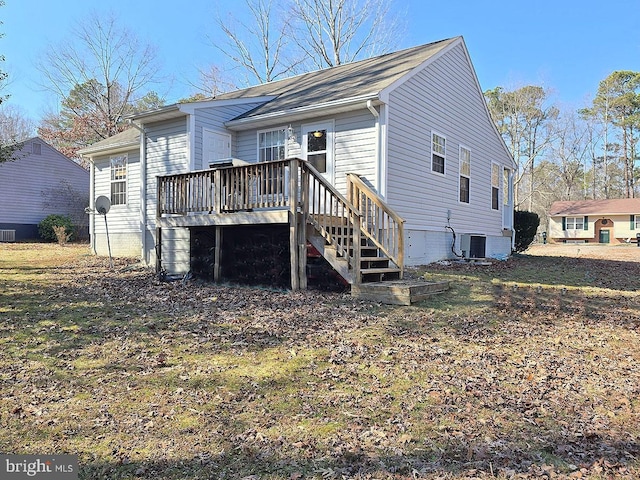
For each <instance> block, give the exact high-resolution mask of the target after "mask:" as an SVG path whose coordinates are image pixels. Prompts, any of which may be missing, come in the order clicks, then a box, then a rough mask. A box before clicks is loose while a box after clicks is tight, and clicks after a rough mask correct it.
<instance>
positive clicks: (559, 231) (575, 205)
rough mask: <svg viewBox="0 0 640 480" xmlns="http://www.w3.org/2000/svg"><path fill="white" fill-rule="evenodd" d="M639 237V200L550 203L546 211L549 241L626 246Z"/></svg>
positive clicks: (620, 199)
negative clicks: (547, 213)
mask: <svg viewBox="0 0 640 480" xmlns="http://www.w3.org/2000/svg"><path fill="white" fill-rule="evenodd" d="M639 233H640V198H619V199H607V200H580V201H563V202H554V203H553V204H552V205H551V208H550V210H549V233H548V235H547V236H548V238H549V239H550V240H551V241H555V242H562V243H629V242H635V241H636V238H637V234H639Z"/></svg>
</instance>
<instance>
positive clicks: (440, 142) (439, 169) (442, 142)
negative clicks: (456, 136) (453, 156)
mask: <svg viewBox="0 0 640 480" xmlns="http://www.w3.org/2000/svg"><path fill="white" fill-rule="evenodd" d="M446 143H447V139H446V138H445V137H443V136H442V135H439V134H437V133H434V132H432V133H431V171H432V172H435V173H441V174H442V175H444V170H445V169H444V164H445V157H446V153H447V145H446Z"/></svg>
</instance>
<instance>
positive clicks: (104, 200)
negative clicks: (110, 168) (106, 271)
mask: <svg viewBox="0 0 640 480" xmlns="http://www.w3.org/2000/svg"><path fill="white" fill-rule="evenodd" d="M95 208H96V212H98V213H99V214H100V215H102V216H103V217H104V230H105V232H106V234H107V248H108V249H109V267H110V268H113V258H112V257H111V242H110V241H109V226H108V225H107V213H109V210H111V200H109V198H108V197H105V196H104V195H100V196H99V197H98V198H96V202H95Z"/></svg>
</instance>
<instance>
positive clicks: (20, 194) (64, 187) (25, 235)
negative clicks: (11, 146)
mask: <svg viewBox="0 0 640 480" xmlns="http://www.w3.org/2000/svg"><path fill="white" fill-rule="evenodd" d="M13 157H14V160H12V161H8V162H3V163H0V230H1V231H3V232H4V233H2V234H1V236H0V240H2V239H4V240H9V239H13V237H14V235H15V240H25V239H36V238H38V236H39V235H38V224H39V223H40V221H42V220H43V219H44V218H45V217H46V216H48V215H50V214H61V215H68V216H70V217H71V218H72V220H74V223H75V224H76V225H77V226H80V227H81V226H83V225H84V228H85V231H86V225H87V222H88V218H87V215H86V214H85V213H84V209H85V208H86V207H87V205H88V202H89V172H88V171H87V170H86V169H84V168H82V167H81V166H80V165H78V164H77V163H76V162H74V161H73V160H71V159H70V158H68V157H66V156H65V155H63V154H62V153H60V152H59V151H58V150H56V149H55V148H53V147H52V146H51V145H49V144H47V143H46V142H45V141H44V140H42V139H41V138H39V137H33V138H30V139H28V140H25V141H24V142H23V144H22V147H21V148H20V149H19V150H17V151H16V152H15V153H14V155H13ZM85 236H86V233H85Z"/></svg>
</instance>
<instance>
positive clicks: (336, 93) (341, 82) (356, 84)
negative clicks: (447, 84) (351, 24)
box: [80, 37, 461, 155]
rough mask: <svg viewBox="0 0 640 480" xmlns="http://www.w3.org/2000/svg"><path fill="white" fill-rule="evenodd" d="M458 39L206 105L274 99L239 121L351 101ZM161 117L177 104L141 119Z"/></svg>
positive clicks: (111, 142) (126, 139) (123, 140)
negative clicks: (232, 101) (261, 98)
mask: <svg viewBox="0 0 640 480" xmlns="http://www.w3.org/2000/svg"><path fill="white" fill-rule="evenodd" d="M460 38H461V37H454V38H449V39H446V40H440V41H438V42H433V43H429V44H426V45H420V46H417V47H412V48H408V49H405V50H400V51H398V52H393V53H387V54H385V55H380V56H378V57H373V58H368V59H366V60H360V61H358V62H353V63H347V64H343V65H339V66H337V67H332V68H327V69H324V70H317V71H315V72H309V73H305V74H302V75H297V76H295V77H290V78H286V79H284V80H278V81H275V82H270V83H265V84H262V85H256V86H254V87H249V88H244V89H242V90H235V91H233V92H227V93H223V94H221V95H218V96H217V97H215V98H213V99H210V100H234V99H251V98H258V97H275V98H274V99H273V100H270V101H267V102H265V103H263V104H262V105H261V106H259V107H257V108H255V109H253V110H251V111H249V112H246V113H244V114H242V115H240V116H239V117H237V118H235V119H234V120H240V119H251V118H254V117H259V116H262V115H269V114H272V113H276V112H287V111H290V110H293V109H297V108H303V107H311V106H314V105H323V104H331V103H332V102H340V101H342V100H348V99H353V98H359V97H366V96H371V97H374V96H376V95H378V94H379V93H380V92H382V91H383V90H384V89H385V88H387V87H389V86H391V85H392V84H393V83H394V82H395V81H397V80H399V79H400V78H402V77H403V76H404V75H407V74H408V73H409V72H411V71H412V70H413V69H415V68H416V67H418V66H420V65H421V64H422V63H423V62H425V61H427V60H429V59H430V58H431V57H433V56H434V55H436V54H437V53H438V52H440V51H442V50H443V49H445V48H446V47H448V46H449V45H451V44H452V43H454V42H456V41H458V40H459V39H460ZM207 102H208V100H205V101H202V102H189V104H190V105H194V106H195V107H196V108H197V104H198V103H207ZM162 112H169V114H171V115H176V114H177V115H180V114H184V113H182V112H181V111H180V104H174V105H169V106H167V107H163V108H160V109H158V110H157V111H151V112H145V113H142V114H141V115H142V116H145V115H149V116H154V115H156V114H158V115H159V114H162ZM139 138H140V132H139V131H138V130H137V129H135V128H130V129H128V130H125V131H124V132H122V133H119V134H117V135H114V136H112V137H110V138H107V139H104V140H101V141H99V142H97V143H94V144H93V145H91V146H89V147H87V148H84V149H82V150H80V154H81V155H88V154H95V153H98V152H101V151H107V150H112V149H117V148H121V147H126V146H131V145H133V144H135V143H136V142H137V141H139Z"/></svg>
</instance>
